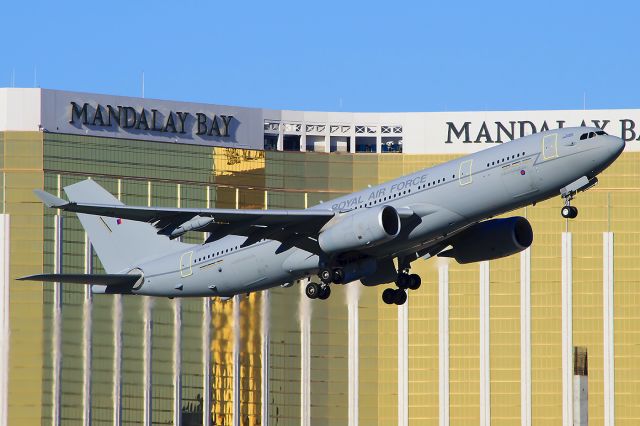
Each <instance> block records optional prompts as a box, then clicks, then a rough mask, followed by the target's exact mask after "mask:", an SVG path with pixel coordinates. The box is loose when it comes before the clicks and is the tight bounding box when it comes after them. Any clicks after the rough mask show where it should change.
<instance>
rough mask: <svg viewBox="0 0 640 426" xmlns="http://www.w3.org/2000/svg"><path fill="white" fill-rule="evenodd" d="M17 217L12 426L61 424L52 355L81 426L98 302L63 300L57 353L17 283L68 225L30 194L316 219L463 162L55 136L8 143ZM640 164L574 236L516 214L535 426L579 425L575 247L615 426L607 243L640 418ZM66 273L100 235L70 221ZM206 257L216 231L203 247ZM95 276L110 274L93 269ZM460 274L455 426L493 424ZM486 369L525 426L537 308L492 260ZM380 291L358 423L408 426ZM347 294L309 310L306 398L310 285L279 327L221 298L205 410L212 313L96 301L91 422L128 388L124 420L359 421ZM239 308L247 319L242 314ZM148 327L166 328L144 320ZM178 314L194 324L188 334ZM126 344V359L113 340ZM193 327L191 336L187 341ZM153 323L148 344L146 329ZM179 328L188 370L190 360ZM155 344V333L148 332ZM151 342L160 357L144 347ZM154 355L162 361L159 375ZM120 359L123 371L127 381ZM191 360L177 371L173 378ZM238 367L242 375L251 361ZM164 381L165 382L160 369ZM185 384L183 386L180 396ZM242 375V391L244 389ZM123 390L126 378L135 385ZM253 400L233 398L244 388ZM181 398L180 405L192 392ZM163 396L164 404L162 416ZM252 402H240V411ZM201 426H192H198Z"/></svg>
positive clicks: (583, 215)
mask: <svg viewBox="0 0 640 426" xmlns="http://www.w3.org/2000/svg"><path fill="white" fill-rule="evenodd" d="M0 144H2V148H3V150H2V153H3V155H2V157H1V158H0V161H1V164H2V167H3V186H2V203H3V211H4V212H5V213H8V214H9V215H11V278H12V282H11V349H10V356H11V358H10V360H11V370H10V371H11V372H10V376H9V383H10V385H9V389H10V398H9V421H10V424H50V423H51V422H52V416H54V415H55V414H54V413H55V410H54V407H53V406H54V403H55V395H54V393H55V392H56V390H55V386H54V377H53V371H54V366H53V355H52V354H53V353H54V352H55V351H60V354H61V356H62V367H61V368H62V369H61V376H60V380H61V382H60V383H61V386H60V409H61V411H60V418H61V420H62V422H63V423H64V424H80V423H82V418H83V411H84V410H83V404H84V396H83V386H84V384H85V383H84V381H85V380H86V379H85V376H84V372H83V356H84V355H83V339H84V337H83V336H85V334H84V332H85V330H84V328H83V327H84V326H83V324H86V312H85V308H84V307H85V304H86V301H85V293H84V288H81V287H78V286H72V285H63V290H62V310H61V313H62V315H61V318H62V320H61V323H60V325H59V326H60V333H61V339H60V347H58V348H55V347H53V345H54V339H53V334H54V328H55V324H53V322H52V318H53V317H54V312H53V310H54V291H53V285H50V284H47V285H45V286H41V285H39V284H25V283H18V282H16V281H15V280H13V279H14V278H15V277H17V276H21V275H27V274H33V273H38V272H41V271H45V272H52V271H53V269H54V259H55V256H54V254H55V251H56V248H55V244H56V240H55V229H54V223H55V215H56V214H57V212H56V211H54V210H51V209H44V208H43V207H42V205H41V204H40V203H38V202H37V200H36V199H35V197H33V195H32V193H31V190H32V189H33V188H40V187H43V188H44V189H45V190H47V191H49V192H51V193H54V194H55V193H58V191H59V190H60V187H63V186H65V185H68V184H71V183H73V182H76V181H78V180H81V179H85V178H87V177H91V178H93V179H95V180H96V181H97V182H99V183H100V184H102V185H104V186H105V187H106V188H107V189H108V190H110V191H111V192H112V193H114V194H117V195H118V196H119V197H120V198H121V199H122V201H123V202H125V203H128V204H138V205H147V204H151V205H159V206H178V205H181V206H190V207H191V206H199V207H205V206H206V205H210V206H211V207H222V208H236V207H237V208H265V207H268V208H285V207H286V208H304V207H305V206H311V205H313V204H316V203H318V202H320V201H325V200H329V199H331V198H333V197H336V196H339V195H342V194H346V193H349V192H352V191H354V190H358V189H361V188H364V187H366V186H367V185H375V184H377V183H380V182H382V181H385V180H388V179H391V178H395V177H397V176H400V175H402V174H406V173H410V172H412V171H415V170H418V169H421V168H424V167H428V166H430V165H432V164H436V163H440V162H442V161H446V160H448V159H451V158H454V157H453V156H444V155H408V154H404V155H403V154H388V153H386V154H342V153H341V154H337V153H331V154H324V153H299V152H291V153H284V152H264V151H250V150H240V149H227V148H210V147H203V146H190V145H184V144H168V143H156V142H149V141H137V140H125V139H109V138H98V137H88V136H71V135H62V134H55V133H41V132H23V133H20V132H5V133H0ZM638 179H640V154H638V153H625V154H623V155H622V157H621V158H620V159H619V160H618V161H617V162H616V163H615V164H614V165H613V166H612V167H611V169H610V170H608V171H607V172H606V173H605V174H604V175H603V176H602V178H601V180H600V184H599V185H598V186H597V187H595V188H593V189H591V190H589V191H588V192H586V193H583V194H580V195H579V196H578V198H577V200H576V202H575V204H576V205H577V206H579V207H580V216H579V217H578V218H577V219H576V220H574V221H570V222H569V223H567V222H566V221H565V220H563V219H562V218H561V217H560V213H559V207H560V201H559V199H553V200H550V201H547V202H544V203H540V204H538V205H536V206H535V207H528V208H527V209H522V210H519V211H517V212H515V214H520V215H523V216H526V217H527V218H529V220H531V222H532V226H533V228H534V232H535V242H534V245H533V247H532V249H531V312H530V315H531V390H532V396H531V412H532V422H533V424H536V425H539V424H549V425H552V424H553V425H556V424H558V423H560V422H561V419H562V404H563V398H562V350H561V348H562V340H563V335H562V326H561V322H562V302H561V299H562V286H561V276H562V271H561V270H562V261H561V238H562V233H563V232H570V233H571V234H572V236H573V239H572V241H573V243H572V265H573V266H572V272H573V280H572V283H573V286H572V287H573V296H572V314H573V321H572V336H573V345H574V346H583V347H586V348H587V351H588V357H589V417H590V419H591V421H592V422H596V423H602V422H603V419H604V416H605V414H604V397H605V392H604V373H603V371H604V369H605V366H604V360H603V351H604V343H603V340H604V336H603V328H604V319H603V302H602V299H603V286H602V279H603V278H602V276H603V259H602V256H603V235H602V233H603V232H613V234H614V261H613V265H614V276H615V292H614V336H615V338H614V342H615V344H614V353H615V420H616V423H617V424H622V425H625V424H628V425H632V424H636V423H637V421H638V419H639V418H640V408H639V407H640V396H639V395H640V392H639V388H638V383H640V369H638V367H637V366H638V365H639V364H640V349H639V346H638V345H637V336H638V330H640V314H639V313H638V309H637V307H638V302H640V285H639V279H638V277H639V276H640V270H639V268H640V266H639V265H638V261H637V258H638V255H640V219H639V218H638V215H637V212H638V209H639V208H640V188H638ZM63 216H64V221H63V241H64V242H63V246H62V249H63V270H64V271H65V272H69V273H73V272H83V271H84V268H85V262H86V260H85V249H86V247H85V237H84V232H83V231H82V228H81V227H80V224H79V222H78V221H77V219H76V217H75V215H72V214H66V213H65V214H63ZM186 240H187V241H201V240H202V235H199V234H196V235H188V236H187V237H186ZM93 261H94V270H95V271H100V270H101V266H100V263H99V260H98V259H97V257H96V256H95V255H94V256H93ZM438 265H439V263H438V261H437V260H429V261H422V260H420V261H418V262H416V263H415V264H414V267H415V271H416V272H418V273H419V274H420V275H421V276H422V277H423V285H422V288H421V289H420V290H419V291H417V292H412V293H411V294H410V297H409V305H408V400H407V401H400V404H401V405H402V404H407V406H408V419H409V423H411V424H425V423H427V424H435V423H436V422H438V419H439V416H440V415H441V414H440V413H441V410H442V407H441V406H440V398H439V360H438V357H439V353H440V352H439V351H440V348H439V312H438V302H439V300H438V297H439V296H438V269H437V268H438ZM448 268H449V298H448V301H447V304H448V308H449V323H448V326H449V407H448V408H449V415H450V423H451V424H458V425H466V424H477V423H479V419H480V409H481V395H480V393H481V390H480V389H481V374H480V373H481V366H480V319H479V317H480V293H479V274H480V270H479V266H478V265H477V264H476V265H465V266H463V265H458V264H456V263H455V262H451V263H448ZM489 277H490V298H489V304H490V309H489V341H490V345H489V365H490V386H489V391H490V406H491V421H492V423H495V424H504V425H510V424H516V423H519V422H520V418H521V409H522V399H521V395H520V389H521V383H520V382H521V373H522V372H521V357H522V355H523V349H522V348H521V345H520V342H521V335H520V331H521V323H520V315H521V309H522V306H521V303H520V301H521V297H520V296H521V295H520V279H521V277H520V257H519V256H518V255H516V256H512V257H510V258H507V259H501V260H498V261H493V262H490V273H489ZM382 290H383V288H382V287H378V288H372V289H370V288H364V287H362V288H360V291H359V295H358V296H357V297H359V303H358V318H359V320H358V338H359V339H358V341H359V344H358V355H359V356H358V362H357V365H358V372H359V383H358V389H359V391H358V411H357V413H358V418H359V421H360V423H361V424H372V423H377V424H380V425H386V424H390V423H396V422H397V419H398V409H399V406H398V405H399V401H398V377H399V376H398V365H399V359H398V356H399V355H398V354H399V352H398V309H397V308H396V307H392V306H387V305H384V304H383V303H382V302H381V300H380V295H381V292H382ZM347 298H348V296H347V291H346V288H342V287H335V288H334V290H333V294H332V297H331V298H330V299H329V300H327V301H313V302H312V303H310V305H309V306H310V309H311V310H310V313H309V312H307V313H306V314H308V315H310V328H309V329H310V335H309V336H308V337H309V342H310V346H309V347H310V362H309V370H310V371H309V375H308V377H309V383H306V384H305V383H303V381H302V377H303V376H304V375H303V374H302V368H303V361H304V360H303V357H302V352H303V347H302V345H303V339H302V336H301V331H302V330H303V328H304V327H303V324H302V322H303V321H304V315H302V313H301V311H300V310H301V309H302V304H301V303H300V300H301V292H300V289H299V286H298V285H296V286H294V287H292V288H280V287H278V288H275V289H273V290H271V294H270V305H269V309H268V312H269V315H268V318H263V317H262V315H261V312H264V310H263V309H261V304H262V301H263V299H262V296H261V295H260V294H254V295H250V296H248V297H244V296H243V297H240V298H239V301H238V302H233V301H227V302H223V301H220V300H217V299H216V300H213V301H212V303H211V323H210V324H209V326H210V333H211V341H210V344H209V345H207V348H208V350H209V351H210V358H211V362H210V366H209V367H208V368H209V370H208V371H209V373H210V375H211V389H210V391H211V392H210V394H211V401H210V403H209V404H208V405H207V404H206V403H204V402H203V401H202V398H203V395H204V392H203V387H204V386H206V385H205V384H204V380H205V377H204V371H205V370H206V369H207V364H206V361H205V358H206V357H204V356H203V354H202V333H203V330H204V327H205V326H207V324H204V323H203V318H204V317H205V315H204V314H205V313H204V306H205V305H204V304H203V303H202V300H200V299H186V300H182V301H181V302H180V304H179V308H178V309H179V313H180V315H179V316H176V315H175V309H176V302H175V300H173V301H170V300H165V299H150V300H146V299H144V298H141V297H133V296H125V297H122V307H121V312H122V315H121V317H118V316H117V315H116V314H117V312H118V308H117V306H116V303H117V302H116V299H115V298H114V297H112V296H95V297H93V301H92V311H91V315H92V326H91V332H92V338H91V345H92V352H91V361H92V371H91V374H90V378H89V380H90V382H91V383H90V384H91V388H90V389H91V397H90V401H91V411H90V413H91V420H92V423H93V424H113V422H114V418H115V417H116V413H115V409H116V408H115V407H117V406H118V404H117V401H115V399H117V396H114V395H115V394H114V386H115V384H116V383H120V384H121V398H120V406H121V413H120V416H121V417H120V418H121V420H122V423H125V424H138V423H142V422H144V420H145V418H146V417H145V416H146V414H145V410H146V408H145V404H147V407H150V408H151V412H150V413H149V414H150V415H149V418H148V420H149V421H151V422H153V423H154V424H155V423H160V424H161V423H172V422H174V420H175V418H176V415H175V404H176V402H175V398H176V395H179V396H180V411H181V412H180V418H181V419H182V420H183V421H184V422H187V421H189V422H192V421H193V422H196V423H195V424H200V423H201V422H202V418H203V415H202V410H203V409H204V407H207V406H208V407H210V413H209V415H208V416H207V415H206V414H205V416H204V417H209V418H210V419H212V424H230V423H231V422H232V421H233V413H234V404H235V405H236V407H237V409H238V410H239V411H238V412H239V415H240V416H241V422H242V424H264V423H267V422H266V421H265V420H266V419H262V418H261V413H262V412H263V410H262V408H263V407H262V404H263V403H264V402H265V401H266V403H267V404H268V407H267V410H266V412H267V413H268V417H269V419H268V423H269V424H300V423H301V421H302V420H303V419H302V417H303V416H304V415H305V408H304V407H303V401H302V398H301V395H302V390H303V387H304V386H308V387H309V393H310V404H309V413H310V417H311V418H312V419H313V424H346V423H347V422H348V421H349V398H348V393H349V374H348V373H349V371H348V351H347V348H348V342H349V339H350V336H349V328H348V324H347V323H348V315H347ZM234 303H238V306H237V307H236V308H237V310H236V312H237V313H238V315H237V316H236V315H234ZM147 314H149V315H150V316H149V317H147ZM176 318H179V320H177V319H176ZM118 321H119V322H120V323H119V324H120V326H121V329H122V335H121V353H118V352H117V350H116V348H117V347H118V345H119V344H118V338H117V336H115V335H114V334H115V330H116V329H117V327H118ZM176 321H179V323H178V324H177V326H176ZM262 321H268V322H269V327H268V329H269V358H268V360H267V363H266V364H267V365H268V369H269V370H268V374H267V376H266V377H268V386H267V388H268V389H269V393H268V395H262V389H263V383H262V378H263V377H264V376H263V374H262V371H261V365H262V359H261V357H262V349H261V348H262V344H261V342H262V340H261V339H262V335H261V329H262V326H261V323H262ZM147 326H148V329H147V328H146V327H147ZM176 329H178V330H179V331H180V332H179V337H180V341H179V342H178V344H179V350H180V356H179V357H176V353H175V352H176V350H175V349H176V348H175V345H176ZM146 330H148V331H146ZM147 345H150V346H147ZM148 354H149V356H150V359H147V358H146V357H147V355H148ZM118 359H119V360H120V373H118V372H117V371H116V369H115V366H116V365H118V362H116V361H117V360H118ZM176 363H178V364H176ZM236 363H237V365H235V364H236ZM149 367H150V371H147V370H146V369H147V368H149ZM178 372H179V378H180V380H178V381H176V375H177V374H178ZM236 375H237V377H236ZM118 379H119V380H118ZM236 380H237V384H238V389H237V392H234V383H236ZM177 385H178V386H179V387H180V388H179V389H178V390H176V386H177ZM147 387H148V388H149V389H151V392H150V395H151V400H150V401H145V394H146V391H147ZM234 398H238V401H234ZM190 424H191V423H190Z"/></svg>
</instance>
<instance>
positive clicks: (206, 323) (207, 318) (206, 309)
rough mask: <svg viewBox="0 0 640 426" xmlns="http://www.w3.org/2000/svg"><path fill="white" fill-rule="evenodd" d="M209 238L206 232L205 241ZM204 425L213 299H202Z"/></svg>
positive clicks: (208, 395)
mask: <svg viewBox="0 0 640 426" xmlns="http://www.w3.org/2000/svg"><path fill="white" fill-rule="evenodd" d="M210 190H211V189H210V188H209V186H207V188H206V191H207V194H206V200H207V205H206V207H207V208H208V209H210V208H211V195H210V194H211V192H210ZM207 238H209V233H208V232H205V234H204V241H207ZM202 317H203V318H202V425H203V426H210V425H211V385H212V384H211V298H209V297H205V298H203V299H202Z"/></svg>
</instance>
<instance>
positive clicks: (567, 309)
mask: <svg viewBox="0 0 640 426" xmlns="http://www.w3.org/2000/svg"><path fill="white" fill-rule="evenodd" d="M571 248H572V247H571V233H570V232H563V233H562V424H565V425H571V424H573V303H572V298H573V291H572V290H573V289H572V285H573V283H572V281H573V276H572V262H571V258H572V250H571Z"/></svg>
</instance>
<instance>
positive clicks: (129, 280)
mask: <svg viewBox="0 0 640 426" xmlns="http://www.w3.org/2000/svg"><path fill="white" fill-rule="evenodd" d="M140 278H142V275H140V274H39V275H29V276H28V277H21V278H18V280H20V281H47V282H61V283H70V284H87V285H93V284H95V285H109V286H118V287H120V286H121V287H131V286H133V285H134V284H135V283H136V282H137V281H138V280H139V279H140Z"/></svg>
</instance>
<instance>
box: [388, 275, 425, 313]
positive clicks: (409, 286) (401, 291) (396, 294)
mask: <svg viewBox="0 0 640 426" xmlns="http://www.w3.org/2000/svg"><path fill="white" fill-rule="evenodd" d="M421 284H422V279H421V278H420V275H418V274H409V273H408V272H406V271H405V272H401V273H399V274H398V278H397V279H396V285H397V286H398V288H387V289H385V290H384V291H383V292H382V301H383V302H384V303H386V304H387V305H393V304H395V305H403V304H404V303H405V302H406V301H407V292H406V290H417V289H419V288H420V285H421Z"/></svg>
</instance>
